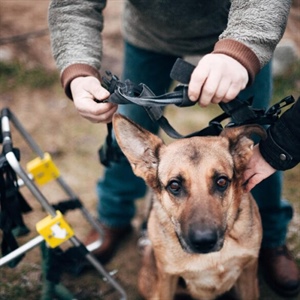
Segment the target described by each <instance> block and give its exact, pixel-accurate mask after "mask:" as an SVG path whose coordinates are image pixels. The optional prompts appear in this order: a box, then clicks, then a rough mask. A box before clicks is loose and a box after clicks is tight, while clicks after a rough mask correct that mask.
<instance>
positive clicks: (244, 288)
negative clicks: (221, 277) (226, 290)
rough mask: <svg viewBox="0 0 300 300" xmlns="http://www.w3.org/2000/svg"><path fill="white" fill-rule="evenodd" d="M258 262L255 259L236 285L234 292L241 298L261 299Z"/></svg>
mask: <svg viewBox="0 0 300 300" xmlns="http://www.w3.org/2000/svg"><path fill="white" fill-rule="evenodd" d="M257 271H258V262H257V261H255V262H254V263H253V264H251V265H249V266H248V267H246V268H245V269H244V271H243V272H242V274H241V276H240V277H239V279H238V280H237V282H236V284H235V286H234V292H235V294H236V295H237V298H238V299H240V300H248V299H253V300H257V299H259V287H258V278H257Z"/></svg>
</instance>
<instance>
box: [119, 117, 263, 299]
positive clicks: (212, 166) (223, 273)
mask: <svg viewBox="0 0 300 300" xmlns="http://www.w3.org/2000/svg"><path fill="white" fill-rule="evenodd" d="M113 125H114V130H115V134H116V138H117V141H118V144H119V145H120V147H121V149H122V151H123V153H124V154H125V155H126V157H127V158H128V160H129V162H130V164H131V166H132V169H133V171H134V173H135V174H136V175H137V176H140V177H142V178H143V179H144V180H145V182H146V183H147V185H148V186H149V187H150V188H151V189H152V190H153V194H154V197H153V198H154V199H153V205H152V209H151V212H150V216H149V220H148V234H149V239H150V241H151V243H150V245H148V246H146V248H145V249H144V252H143V265H142V268H141V271H140V276H139V289H140V293H141V295H142V296H143V297H144V298H146V299H156V300H171V299H173V298H174V295H175V292H176V288H177V284H178V280H179V278H181V279H183V280H184V281H185V284H186V287H187V289H188V291H189V293H190V295H191V296H192V297H193V298H195V299H203V300H209V299H215V298H217V297H218V296H219V295H222V294H224V293H226V292H228V291H232V292H233V294H232V299H235V298H237V299H244V300H249V299H251V300H254V299H258V298H259V289H258V280H257V267H258V253H259V249H260V243H261V237H262V229H261V221H260V216H259V211H258V208H257V205H256V203H255V201H254V199H253V198H252V196H251V195H250V194H249V193H246V192H245V191H244V189H243V185H242V183H243V182H242V174H243V171H244V170H245V167H246V163H247V161H248V159H249V157H250V156H251V155H252V147H253V141H252V140H251V139H250V135H251V134H252V133H256V134H259V135H260V136H264V135H265V132H264V130H263V129H262V128H261V127H260V126H256V125H254V126H242V127H236V128H226V129H224V130H223V131H222V133H221V134H220V136H207V137H192V138H187V139H180V140H176V141H175V142H173V143H170V144H169V145H165V144H164V143H163V141H162V140H161V139H160V138H159V137H157V136H155V135H153V134H152V133H150V132H148V131H147V130H145V129H143V128H142V127H140V126H138V125H137V124H135V123H133V122H132V121H130V120H128V119H126V118H125V117H123V116H121V115H118V114H116V115H115V116H114V119H113Z"/></svg>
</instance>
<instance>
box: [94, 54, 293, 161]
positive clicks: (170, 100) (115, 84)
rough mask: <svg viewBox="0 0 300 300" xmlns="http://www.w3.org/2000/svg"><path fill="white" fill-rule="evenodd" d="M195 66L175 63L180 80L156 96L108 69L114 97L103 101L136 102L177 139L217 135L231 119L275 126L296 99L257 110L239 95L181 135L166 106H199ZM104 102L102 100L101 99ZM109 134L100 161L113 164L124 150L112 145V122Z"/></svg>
mask: <svg viewBox="0 0 300 300" xmlns="http://www.w3.org/2000/svg"><path fill="white" fill-rule="evenodd" d="M194 68H195V67H194V66H193V65H192V64H190V63H188V62H186V61H184V60H182V59H180V58H178V59H177V61H176V62H175V64H174V66H173V68H172V70H171V73H170V76H171V78H172V79H173V80H176V81H178V82H180V83H181V84H180V85H178V86H177V87H176V88H175V89H174V90H173V91H172V92H169V93H166V94H163V95H160V96H156V95H155V94H154V93H153V92H152V91H151V89H150V88H149V87H148V86H146V85H145V84H143V83H140V84H135V83H133V82H132V81H130V80H125V81H124V82H122V81H120V80H119V79H118V77H117V76H115V75H112V74H111V73H110V72H107V73H106V74H107V77H104V78H103V83H104V84H103V85H104V86H105V88H106V89H107V90H108V91H109V92H110V94H111V95H110V97H109V98H108V99H106V100H105V101H102V102H110V103H114V104H136V105H140V106H142V107H143V108H144V109H145V110H146V112H147V113H148V115H149V117H150V118H151V120H152V121H153V122H156V123H157V124H158V125H159V126H160V128H161V129H162V130H164V132H165V133H166V134H167V135H168V136H170V137H171V138H174V139H180V138H189V137H192V136H209V135H210V136H217V135H219V134H220V132H221V131H222V130H223V126H222V124H221V122H222V121H224V120H226V119H228V118H230V119H231V120H230V122H229V123H228V124H227V125H226V127H229V126H230V127H232V126H241V125H246V124H259V125H271V124H273V123H274V122H275V121H276V120H277V119H278V117H279V115H280V113H281V109H282V108H283V107H285V106H287V105H290V104H291V103H293V102H294V101H295V100H294V98H293V97H292V96H288V97H286V98H284V99H282V100H281V101H279V102H278V103H276V104H275V105H273V106H271V107H270V108H269V109H268V110H265V109H255V108H252V107H251V104H252V100H253V99H248V100H247V101H242V100H240V99H238V98H236V99H234V100H233V101H231V102H229V103H220V104H219V106H220V107H221V109H222V110H223V113H222V114H220V115H219V116H217V117H215V118H214V119H212V120H211V121H210V122H209V123H208V126H207V127H205V128H203V129H201V130H199V131H196V132H193V133H190V134H188V135H181V134H180V133H178V132H177V131H176V130H175V129H174V128H173V127H172V126H171V124H170V123H169V121H168V120H167V119H166V118H165V117H164V115H163V113H164V110H163V108H164V107H165V106H166V105H170V104H174V105H176V106H178V107H188V106H193V105H195V102H192V101H191V100H190V99H189V98H188V94H187V92H188V85H187V84H188V83H189V81H190V77H191V74H192V72H193V70H194ZM99 102H100V101H99ZM107 129H108V135H107V137H106V140H105V143H104V145H103V146H102V147H101V148H100V150H99V156H100V161H101V163H102V164H103V165H104V166H109V165H110V162H112V161H118V160H119V157H120V155H121V150H120V151H118V150H116V149H114V147H112V124H111V123H109V124H108V125H107Z"/></svg>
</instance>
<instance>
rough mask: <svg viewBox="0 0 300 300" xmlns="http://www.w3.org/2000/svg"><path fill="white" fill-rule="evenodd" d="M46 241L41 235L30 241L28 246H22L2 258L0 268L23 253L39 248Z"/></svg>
mask: <svg viewBox="0 0 300 300" xmlns="http://www.w3.org/2000/svg"><path fill="white" fill-rule="evenodd" d="M43 241H44V238H43V237H42V236H41V235H38V236H37V237H35V238H34V239H32V240H30V241H29V242H27V243H26V244H24V245H22V246H20V247H19V248H17V249H16V250H14V251H12V252H10V253H9V254H7V255H5V256H4V257H1V258H0V267H1V266H3V265H5V264H7V263H9V262H10V261H11V260H13V259H15V258H16V257H18V256H20V255H22V254H23V253H25V252H27V251H29V250H31V249H32V248H34V247H36V246H38V245H39V244H40V243H41V242H43Z"/></svg>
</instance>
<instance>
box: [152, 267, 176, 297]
mask: <svg viewBox="0 0 300 300" xmlns="http://www.w3.org/2000/svg"><path fill="white" fill-rule="evenodd" d="M157 279H158V280H157V291H156V292H155V296H154V297H153V298H152V299H153V300H173V299H174V296H175V292H176V288H177V284H178V276H174V275H169V274H166V273H163V272H160V271H159V272H158V277H157Z"/></svg>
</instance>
